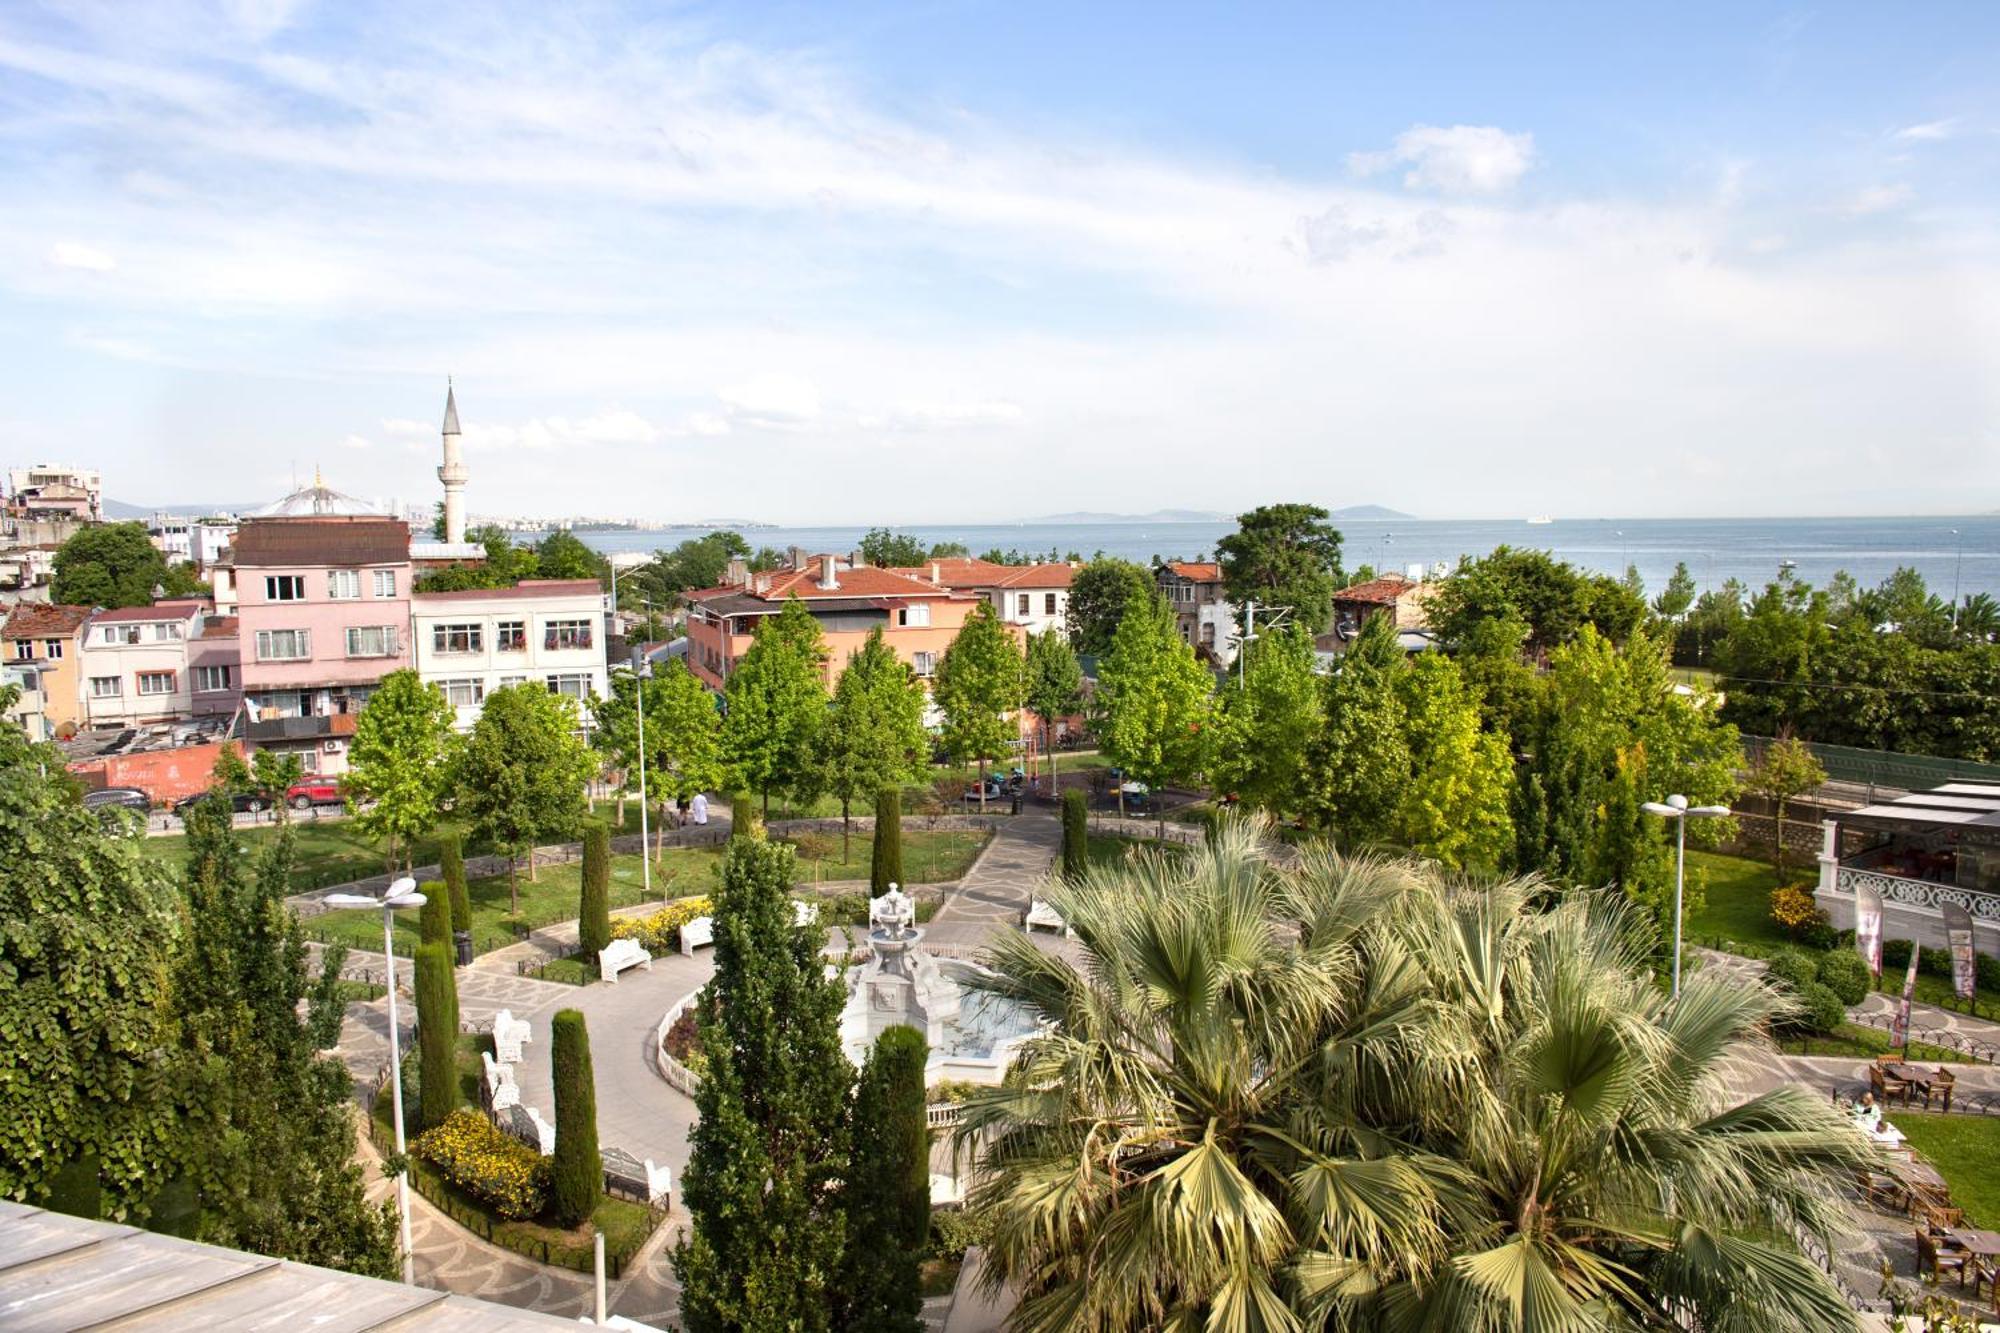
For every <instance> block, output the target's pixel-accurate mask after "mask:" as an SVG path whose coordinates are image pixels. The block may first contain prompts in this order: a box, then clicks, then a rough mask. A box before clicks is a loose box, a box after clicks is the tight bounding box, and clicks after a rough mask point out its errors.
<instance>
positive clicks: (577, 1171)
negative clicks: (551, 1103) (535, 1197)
mask: <svg viewBox="0 0 2000 1333" xmlns="http://www.w3.org/2000/svg"><path fill="white" fill-rule="evenodd" d="M549 1059H550V1061H551V1062H552V1063H553V1066H554V1073H553V1075H552V1080H553V1083H554V1089H555V1107H556V1153H555V1158H554V1160H553V1161H551V1162H550V1164H549V1179H550V1200H549V1202H550V1204H551V1205H552V1206H553V1209H554V1211H555V1218H556V1222H557V1223H558V1224H559V1225H561V1226H566V1227H573V1226H576V1225H577V1224H578V1223H580V1222H583V1221H586V1220H588V1218H589V1217H590V1215H591V1214H592V1213H593V1212H594V1211H596V1209H597V1204H598V1200H600V1199H602V1198H603V1197H604V1158H603V1157H602V1156H601V1155H599V1153H598V1151H597V1083H596V1079H595V1076H594V1075H593V1074H592V1072H591V1065H590V1029H589V1028H588V1027H586V1026H585V1024H584V1019H583V1014H582V1012H581V1011H579V1010H576V1009H559V1010H557V1011H556V1016H555V1017H554V1018H553V1019H552V1020H550V1023H549Z"/></svg>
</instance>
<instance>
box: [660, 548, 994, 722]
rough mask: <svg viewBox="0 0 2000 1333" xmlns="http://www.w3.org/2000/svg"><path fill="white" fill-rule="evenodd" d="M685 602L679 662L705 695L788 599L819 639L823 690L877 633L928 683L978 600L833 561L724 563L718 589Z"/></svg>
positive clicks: (725, 676) (915, 579)
mask: <svg viewBox="0 0 2000 1333" xmlns="http://www.w3.org/2000/svg"><path fill="white" fill-rule="evenodd" d="M684 596H685V598H686V600H687V602H688V623H687V635H688V654H687V663H688V666H689V668H690V669H692V670H693V672H694V674H695V676H696V678H697V679H699V680H700V681H701V682H702V683H703V684H705V685H707V686H708V687H709V688H710V689H714V690H720V689H723V688H724V687H725V686H727V684H728V682H729V676H730V673H731V672H733V671H734V670H735V669H736V663H737V662H739V661H741V660H742V658H743V654H744V653H746V652H748V651H749V650H750V639H751V636H752V635H754V634H755V633H756V632H757V626H758V624H759V623H761V622H762V621H763V619H764V618H765V617H766V616H775V615H777V614H778V613H779V612H780V611H782V610H784V609H785V601H786V599H787V598H791V597H796V598H798V599H799V600H800V601H801V602H803V603H804V604H805V607H806V610H808V611H810V612H811V613H812V617H813V619H814V620H816V621H818V622H819V628H820V632H821V633H822V634H824V635H825V636H826V646H827V660H826V683H827V688H829V689H831V688H832V687H833V682H834V680H835V678H836V677H838V676H839V674H840V671H841V668H842V667H844V666H846V665H847V659H848V656H849V655H850V654H852V653H853V652H854V651H855V650H856V649H858V648H860V647H861V645H862V643H863V642H865V641H866V640H867V638H868V634H869V632H870V631H871V630H874V629H878V628H879V629H880V630H881V631H882V637H883V641H884V642H885V643H887V644H888V645H889V647H890V648H891V649H893V650H894V651H895V654H896V656H897V657H900V658H901V659H902V660H903V661H905V662H907V663H909V664H910V667H911V669H912V670H914V671H915V672H916V673H917V675H918V676H919V677H920V678H922V679H924V680H929V679H930V678H931V677H932V676H933V675H934V674H936V671H937V664H938V662H939V661H940V660H941V659H942V658H943V657H944V652H945V649H947V648H949V647H950V646H951V641H952V640H953V639H954V638H956V637H957V635H958V631H959V629H960V628H961V627H962V626H963V625H964V624H965V620H966V617H967V616H969V615H971V614H972V611H973V608H974V607H976V606H978V605H979V603H980V601H981V600H982V599H981V597H980V596H979V594H977V593H975V592H972V591H969V590H961V589H954V588H951V587H948V586H945V585H943V584H942V583H934V582H932V581H930V580H928V579H922V578H918V577H916V576H914V575H913V574H907V573H903V572H900V571H897V570H891V569H878V568H874V567H872V566H868V565H862V566H859V567H856V566H854V565H852V564H851V563H849V562H848V561H847V560H845V559H843V558H842V557H839V556H833V555H818V556H812V557H809V558H807V557H803V556H802V557H800V558H799V559H798V560H797V561H795V567H794V568H792V569H785V570H774V571H772V572H769V573H764V574H751V573H749V572H747V571H746V570H745V569H744V568H743V565H742V562H741V561H736V562H732V564H731V567H730V572H729V576H728V579H727V580H726V581H725V582H724V584H723V585H722V586H721V587H716V588H702V589H699V590H697V591H694V592H689V593H686V594H684Z"/></svg>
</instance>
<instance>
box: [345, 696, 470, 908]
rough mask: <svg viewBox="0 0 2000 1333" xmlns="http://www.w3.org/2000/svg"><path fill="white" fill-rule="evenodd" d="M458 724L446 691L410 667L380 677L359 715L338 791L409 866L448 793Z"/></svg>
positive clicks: (362, 823)
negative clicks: (412, 853) (413, 848)
mask: <svg viewBox="0 0 2000 1333" xmlns="http://www.w3.org/2000/svg"><path fill="white" fill-rule="evenodd" d="M457 721H458V718H457V710H455V709H454V708H453V707H452V706H451V704H450V702H449V701H448V700H446V698H445V695H444V691H443V690H442V689H441V688H439V687H438V686H437V685H434V684H431V683H428V682H426V681H425V680H424V679H423V678H422V677H420V676H419V675H418V674H417V673H416V672H415V671H411V670H408V669H405V670H402V671H391V672H390V673H389V674H388V675H386V676H384V677H382V681H381V683H380V684H379V685H377V686H376V687H375V690H374V693H372V694H370V695H369V696H368V702H367V703H366V704H364V705H363V706H362V709H361V716H360V717H358V718H356V719H355V723H354V739H353V741H351V742H350V743H349V745H348V755H347V772H346V774H345V775H343V776H342V778H341V780H340V788H341V794H342V795H343V796H344V797H345V798H346V802H347V810H348V813H349V814H350V815H352V816H353V817H354V820H355V826H356V827H357V828H359V829H360V830H361V831H362V832H364V833H366V834H368V835H369V836H370V837H379V838H386V839H388V842H389V855H390V857H391V859H394V858H395V856H396V852H397V850H398V849H401V851H402V862H403V868H404V869H405V870H408V869H409V868H410V853H409V849H410V845H411V844H412V843H414V842H415V841H416V840H417V839H418V838H420V837H422V836H423V835H424V834H426V833H428V832H430V830H431V826H432V825H433V824H435V823H436V822H437V817H438V807H439V805H440V804H441V803H442V802H443V800H444V798H445V797H446V795H447V794H448V793H449V792H450V790H451V774H452V765H453V763H454V762H455V761H456V759H457V754H458V734H457V732H456V730H455V728H456V725H457ZM371 803H372V804H371Z"/></svg>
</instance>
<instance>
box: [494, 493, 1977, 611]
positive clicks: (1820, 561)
mask: <svg viewBox="0 0 2000 1333" xmlns="http://www.w3.org/2000/svg"><path fill="white" fill-rule="evenodd" d="M872 526H875V525H873V524H865V523H855V524H846V525H835V526H830V527H810V528H785V527H744V528H738V529H737V531H739V532H741V533H742V534H743V537H744V539H745V540H746V541H748V542H749V543H750V544H751V546H753V547H758V546H770V547H775V548H776V549H778V550H780V551H783V550H785V549H787V548H788V547H792V546H799V547H803V548H804V549H806V550H807V551H849V550H852V549H854V548H855V547H856V546H857V545H859V544H860V541H861V536H862V534H863V533H864V532H866V531H867V530H868V529H869V528H870V527H872ZM1235 526H1236V525H1235V524H1234V523H1230V522H1213V523H1152V522H1140V523H1132V522H1102V523H1098V522H1092V523H997V524H953V523H940V524H912V525H906V526H897V527H896V528H895V530H896V531H897V532H901V533H907V534H909V535H910V536H912V537H915V538H916V539H917V540H918V541H921V542H923V543H925V544H926V545H929V544H933V543H937V542H962V543H964V544H965V546H966V548H967V549H969V550H970V551H971V552H972V553H973V554H974V555H980V554H983V553H985V552H986V551H988V550H991V549H993V548H995V547H997V548H999V549H1000V550H1001V551H1010V550H1017V551H1021V552H1023V553H1027V554H1033V555H1046V554H1047V553H1048V552H1050V551H1054V552H1056V553H1057V555H1058V557H1067V556H1069V555H1070V554H1071V553H1075V554H1077V555H1080V556H1082V557H1083V558H1084V559H1089V558H1091V557H1092V556H1094V555H1099V554H1102V555H1113V556H1120V557H1123V558H1124V559H1127V560H1133V561H1137V562H1139V563H1141V564H1145V563H1150V562H1151V561H1153V560H1155V559H1181V560H1194V559H1201V558H1203V557H1212V556H1213V555H1214V553H1215V546H1216V543H1217V542H1218V541H1220V540H1221V539H1222V538H1223V537H1224V536H1226V535H1228V534H1229V533H1230V532H1232V531H1234V530H1235ZM1334 526H1335V527H1336V528H1338V529H1339V531H1340V534H1341V560H1342V563H1343V565H1345V567H1346V568H1347V569H1349V570H1350V571H1351V570H1353V569H1355V568H1357V567H1359V566H1361V565H1364V564H1365V565H1372V566H1374V567H1375V568H1376V569H1378V570H1396V571H1399V572H1403V573H1409V572H1412V571H1416V570H1421V571H1423V572H1425V573H1430V574H1435V573H1438V572H1440V571H1443V570H1448V569H1450V568H1451V567H1453V566H1455V565H1456V564H1458V562H1459V561H1461V560H1463V559H1465V558H1466V557H1467V556H1477V555H1485V554H1486V553H1488V552H1490V551H1492V550H1493V549H1494V548H1495V547H1498V546H1514V547H1528V548H1532V549H1537V550H1545V551H1549V552H1551V553H1553V554H1554V555H1555V556H1557V557H1558V558H1560V559H1563V560H1567V561H1569V562H1570V563H1572V564H1574V565H1577V566H1579V567H1581V568H1584V569H1590V570H1596V571H1598V572H1601V573H1605V574H1613V575H1621V574H1623V573H1624V572H1625V570H1626V568H1627V567H1628V566H1636V567H1637V569H1638V571H1639V576H1640V577H1641V578H1642V579H1644V580H1645V582H1646V589H1647V592H1648V595H1651V594H1654V593H1657V592H1658V591H1659V590H1660V589H1661V588H1663V587H1664V586H1665V585H1666V582H1667V579H1668V578H1669V577H1670V576H1671V575H1672V574H1673V572H1674V565H1675V564H1676V563H1677V562H1683V561H1684V562H1686V564H1687V567H1688V572H1689V573H1690V574H1692V575H1693V576H1694V580H1695V583H1696V585H1697V586H1698V587H1700V588H1701V589H1702V590H1704V591H1706V590H1708V589H1710V588H1716V587H1720V586H1721V585H1722V584H1723V583H1725V582H1727V581H1728V580H1730V579H1738V580H1740V581H1742V583H1743V584H1744V585H1746V586H1747V587H1749V588H1750V589H1751V590H1752V591H1753V592H1754V591H1755V590H1757V589H1760V588H1762V587H1763V586H1764V585H1765V584H1766V583H1769V582H1770V581H1771V580H1772V579H1774V578H1776V577H1777V576H1778V572H1779V570H1780V569H1781V568H1783V567H1786V566H1789V567H1790V568H1791V570H1792V572H1793V573H1794V574H1796V575H1797V576H1798V577H1799V578H1801V579H1805V580H1807V581H1808V582H1811V583H1814V584H1824V583H1826V581H1827V580H1828V579H1830V578H1832V577H1833V575H1834V574H1835V573H1837V572H1839V571H1840V570H1846V571H1847V572H1848V573H1849V574H1851V575H1853V576H1854V578H1855V579H1856V580H1858V581H1859V582H1860V583H1861V584H1862V585H1863V586H1872V585H1874V584H1877V583H1880V582H1881V581H1882V580H1883V579H1885V578H1887V577H1888V576H1889V575H1890V574H1893V573H1894V572H1895V571H1896V570H1897V569H1899V568H1910V569H1914V570H1916V571H1917V572H1918V573H1920V574H1922V575H1923V576H1924V579H1925V581H1926V582H1927V583H1929V585H1930V588H1931V591H1932V592H1934V593H1936V594H1937V595H1939V596H1940V597H1944V598H1946V599H1948V600H1956V599H1957V598H1958V597H1961V596H1969V595H1971V594H1973V593H1980V592H1983V593H1988V594H1991V595H1992V596H1994V597H1996V598H2000V514H1980V515H1969V516H1965V517H1959V518H1950V517H1946V518H1631V519H1577V518H1558V519H1552V520H1550V521H1548V522H1530V521H1526V520H1523V519H1518V518H1516V519H1341V520H1336V521H1335V524H1334ZM712 531H716V529H713V528H699V527H674V528H642V529H620V530H616V531H604V532H579V533H578V534H577V536H579V537H580V538H582V539H583V540H584V541H585V542H587V543H588V544H589V545H591V546H593V547H595V548H596V549H597V550H600V551H603V552H605V553H606V554H616V553H621V552H647V553H650V552H652V551H655V550H663V549H667V548H671V547H673V546H675V545H677V544H678V543H680V542H682V541H685V540H687V539H688V538H690V537H697V536H700V535H702V534H703V533H704V532H712ZM523 535H524V538H527V539H532V536H533V534H523Z"/></svg>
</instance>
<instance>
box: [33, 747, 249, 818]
mask: <svg viewBox="0 0 2000 1333" xmlns="http://www.w3.org/2000/svg"><path fill="white" fill-rule="evenodd" d="M226 744H233V742H228V741H210V742H208V743H207V744H205V745H186V746H182V747H181V748H180V749H178V750H147V751H145V752H143V753H140V754H114V755H106V756H104V757H103V758H100V759H83V760H79V761H77V762H76V763H74V764H71V765H70V766H69V770H70V772H72V773H74V774H76V775H77V776H78V777H79V778H81V779H82V780H83V784H84V786H86V787H89V788H91V789H92V790H96V789H98V788H100V787H137V788H138V789H139V790H140V791H143V792H145V793H146V794H147V795H148V796H150V797H152V798H153V804H155V805H172V804H173V803H174V802H175V801H178V800H180V799H181V798H182V797H183V796H192V795H194V794H195V793H196V792H201V791H207V790H208V784H209V779H210V778H211V777H213V776H214V771H215V760H216V757H217V756H218V755H220V754H221V753H222V747H223V746H224V745H226Z"/></svg>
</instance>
